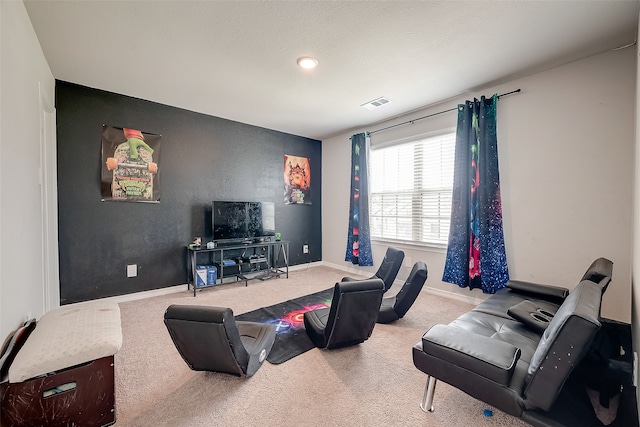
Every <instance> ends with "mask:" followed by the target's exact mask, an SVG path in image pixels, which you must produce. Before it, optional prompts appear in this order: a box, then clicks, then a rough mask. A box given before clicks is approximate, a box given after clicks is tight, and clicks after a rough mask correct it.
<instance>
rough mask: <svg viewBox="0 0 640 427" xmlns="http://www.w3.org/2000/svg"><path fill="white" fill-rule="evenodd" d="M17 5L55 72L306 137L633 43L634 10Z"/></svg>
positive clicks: (444, 4)
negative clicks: (313, 62)
mask: <svg viewBox="0 0 640 427" xmlns="http://www.w3.org/2000/svg"><path fill="white" fill-rule="evenodd" d="M24 3H25V6H26V9H27V12H28V13H29V16H30V18H31V22H32V23H33V27H34V29H35V32H36V34H37V36H38V39H39V40H40V44H41V45H42V49H43V51H44V54H45V57H46V58H47V61H48V63H49V66H50V67H51V71H52V72H53V75H54V77H55V78H56V79H59V80H63V81H67V82H72V83H78V84H81V85H85V86H89V87H92V88H98V89H102V90H107V91H111V92H116V93H120V94H124V95H129V96H133V97H137V98H142V99H147V100H150V101H155V102H159V103H162V104H168V105H173V106H177V107H181V108H185V109H188V110H192V111H196V112H200V113H205V114H209V115H212V116H218V117H223V118H226V119H231V120H235V121H239V122H244V123H249V124H252V125H257V126H262V127H265V128H270V129H275V130H279V131H283V132H287V133H292V134H295V135H301V136H306V137H310V138H315V139H325V138H327V137H330V136H333V135H336V134H339V133H342V132H344V131H347V130H351V129H354V128H361V127H363V126H365V125H369V124H372V123H375V122H379V121H382V120H384V119H388V118H392V117H395V116H398V115H400V114H403V113H406V112H409V111H412V110H415V109H417V108H420V107H424V106H427V105H430V104H433V103H435V102H438V101H441V100H444V99H447V98H450V97H453V96H456V95H459V94H462V93H465V92H469V91H473V90H475V89H477V88H481V87H483V86H487V85H489V84H495V83H499V82H503V81H508V80H511V79H513V78H516V77H520V76H523V75H527V74H531V73H534V72H537V71H540V70H543V69H547V68H550V67H553V66H557V65H560V64H563V63H567V62H571V61H574V60H577V59H581V58H584V57H587V56H590V55H594V54H597V53H601V52H604V51H607V50H610V49H615V48H618V47H621V46H624V45H628V44H630V43H633V42H634V41H635V39H636V29H637V21H638V5H639V1H638V0H634V1H622V0H606V1H580V0H573V1H571V0H569V1H526V0H519V1H517V0H512V1H197V2H194V1H182V0H173V1H56V0H38V1H34V0H25V1H24ZM303 55H312V56H315V57H316V58H318V60H319V62H320V65H319V66H318V68H317V69H315V70H313V71H304V70H302V69H300V68H298V66H297V65H296V59H297V58H298V57H299V56H303ZM380 96H385V97H387V98H389V99H391V101H392V102H391V103H390V104H387V105H384V106H382V107H380V108H378V109H376V110H373V111H369V110H366V109H364V108H362V107H361V106H360V105H361V104H364V103H366V102H368V101H371V100H373V99H375V98H378V97H380Z"/></svg>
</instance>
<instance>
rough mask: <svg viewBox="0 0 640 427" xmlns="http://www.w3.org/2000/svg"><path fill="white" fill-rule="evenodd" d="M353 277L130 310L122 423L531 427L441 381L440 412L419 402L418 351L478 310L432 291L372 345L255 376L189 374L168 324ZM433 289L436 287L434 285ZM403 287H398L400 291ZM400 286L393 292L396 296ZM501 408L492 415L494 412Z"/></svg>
mask: <svg viewBox="0 0 640 427" xmlns="http://www.w3.org/2000/svg"><path fill="white" fill-rule="evenodd" d="M344 275H345V274H344V272H341V271H339V270H334V269H330V268H326V267H311V268H308V269H307V270H303V271H296V272H292V273H291V274H290V278H289V279H285V278H280V279H274V280H270V281H265V282H260V281H253V282H250V283H249V286H248V287H245V286H244V282H242V283H238V284H229V285H222V286H219V287H216V288H208V289H205V290H203V291H201V292H198V295H197V297H195V298H194V297H193V294H192V293H190V292H188V291H187V290H186V285H185V291H184V292H179V293H175V294H169V295H163V296H158V297H153V298H148V299H143V300H138V301H131V302H126V303H121V304H120V308H121V315H122V331H123V345H122V349H121V350H120V351H119V352H118V353H117V354H116V425H117V426H174V427H179V426H194V427H196V426H202V427H205V426H206V427H211V426H257V425H260V426H291V425H297V426H443V427H444V426H446V427H451V426H525V425H527V424H525V423H524V422H522V421H520V420H518V419H516V418H514V417H511V416H509V415H506V414H504V413H502V412H501V411H498V410H495V409H494V410H493V416H492V417H485V416H484V415H483V410H484V409H485V408H487V406H486V405H485V404H484V403H482V402H479V401H477V400H475V399H473V398H471V397H469V396H467V395H466V394H464V393H462V392H460V391H458V390H457V389H455V388H453V387H451V386H449V385H447V384H445V383H442V382H439V383H438V386H437V388H436V395H435V401H434V405H435V408H436V411H435V412H434V413H430V414H427V413H424V412H422V410H421V409H420V408H419V402H420V400H421V398H422V394H423V391H424V386H425V381H426V376H425V375H424V374H423V373H422V372H420V371H419V370H417V369H416V368H415V367H414V366H413V363H412V359H411V348H412V346H413V345H414V344H415V343H416V342H418V341H419V340H420V337H421V336H422V334H423V333H424V332H425V331H426V330H427V329H428V328H429V327H430V326H431V325H432V324H435V323H448V322H449V321H451V320H453V319H454V318H456V317H457V316H459V315H460V314H462V313H464V312H466V311H468V310H469V309H471V308H472V306H470V305H468V304H465V303H461V302H458V301H454V300H450V299H447V298H442V297H438V296H434V295H431V294H429V293H426V292H424V290H423V292H422V293H421V295H420V296H419V297H418V299H417V301H416V303H415V304H414V306H413V307H412V308H411V310H409V312H408V313H407V315H406V316H405V317H404V318H403V319H401V320H399V321H398V322H396V323H394V324H390V325H376V327H375V329H374V331H373V334H372V336H371V338H370V339H369V340H368V341H366V342H364V343H362V344H360V345H357V346H353V347H348V348H344V349H339V350H320V349H317V348H314V349H312V350H310V351H307V352H306V353H304V354H301V355H300V356H297V357H295V358H293V359H291V360H289V361H287V362H286V363H283V364H281V365H272V364H270V363H264V364H263V366H262V367H261V368H260V369H259V370H258V372H257V373H256V374H255V375H254V376H253V377H251V378H240V377H235V376H231V375H226V374H219V373H209V372H194V371H191V370H189V368H188V367H187V365H186V364H185V363H184V361H183V360H182V358H181V357H180V355H179V354H178V352H177V351H176V349H175V347H174V345H173V343H172V342H171V339H170V338H169V334H168V333H167V330H166V328H165V326H164V323H163V314H164V310H165V309H166V307H168V306H169V305H170V304H196V305H219V306H227V307H231V308H232V309H233V311H234V313H235V314H236V315H237V314H241V313H246V312H248V311H251V310H255V309H258V308H260V307H266V306H269V305H273V304H276V303H279V302H282V301H286V300H288V299H293V298H296V297H299V296H302V295H307V294H311V293H314V292H318V291H320V290H323V289H327V288H328V287H332V286H333V285H334V284H335V282H337V281H339V280H340V279H341V278H342V276H344ZM426 286H428V281H427V284H426ZM396 287H397V289H396ZM398 289H399V286H398V284H396V285H394V287H392V288H391V290H390V291H389V294H390V295H392V294H393V293H395V292H397V291H398ZM490 409H493V408H490Z"/></svg>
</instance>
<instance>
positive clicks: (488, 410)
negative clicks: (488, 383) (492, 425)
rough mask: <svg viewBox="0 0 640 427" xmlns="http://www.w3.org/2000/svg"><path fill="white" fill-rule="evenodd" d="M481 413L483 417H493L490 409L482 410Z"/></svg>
mask: <svg viewBox="0 0 640 427" xmlns="http://www.w3.org/2000/svg"><path fill="white" fill-rule="evenodd" d="M482 413H483V414H484V416H485V417H492V416H493V411H492V410H491V409H484V410H483V411H482Z"/></svg>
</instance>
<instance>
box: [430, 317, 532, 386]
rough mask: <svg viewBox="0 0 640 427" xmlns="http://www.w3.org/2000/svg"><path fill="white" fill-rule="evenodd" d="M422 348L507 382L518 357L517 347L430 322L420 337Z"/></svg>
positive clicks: (490, 378)
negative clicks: (429, 325) (430, 325)
mask: <svg viewBox="0 0 640 427" xmlns="http://www.w3.org/2000/svg"><path fill="white" fill-rule="evenodd" d="M422 349H423V351H424V352H425V353H429V354H431V355H432V356H433V357H437V358H439V359H442V360H448V361H449V362H450V363H453V364H455V365H456V366H459V367H460V368H462V369H467V370H469V371H472V372H477V373H479V374H480V375H482V376H483V377H485V378H488V379H489V380H491V381H494V382H496V383H498V384H502V385H508V384H509V383H510V381H511V377H512V375H513V372H514V370H515V368H516V363H517V362H518V359H519V358H520V349H518V348H517V347H515V346H513V345H511V344H509V343H507V342H499V341H498V342H497V341H494V340H492V339H491V338H490V337H485V336H482V335H478V334H474V333H473V332H470V331H466V330H464V329H460V328H456V327H453V326H451V325H434V326H433V327H431V329H429V330H428V331H427V332H426V333H425V334H424V336H423V337H422Z"/></svg>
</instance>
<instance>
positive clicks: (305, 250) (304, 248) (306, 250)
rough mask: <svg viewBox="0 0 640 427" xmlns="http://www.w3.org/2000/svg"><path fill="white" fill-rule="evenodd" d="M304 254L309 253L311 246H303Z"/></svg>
mask: <svg viewBox="0 0 640 427" xmlns="http://www.w3.org/2000/svg"><path fill="white" fill-rule="evenodd" d="M302 253H303V254H308V253H309V245H302Z"/></svg>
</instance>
